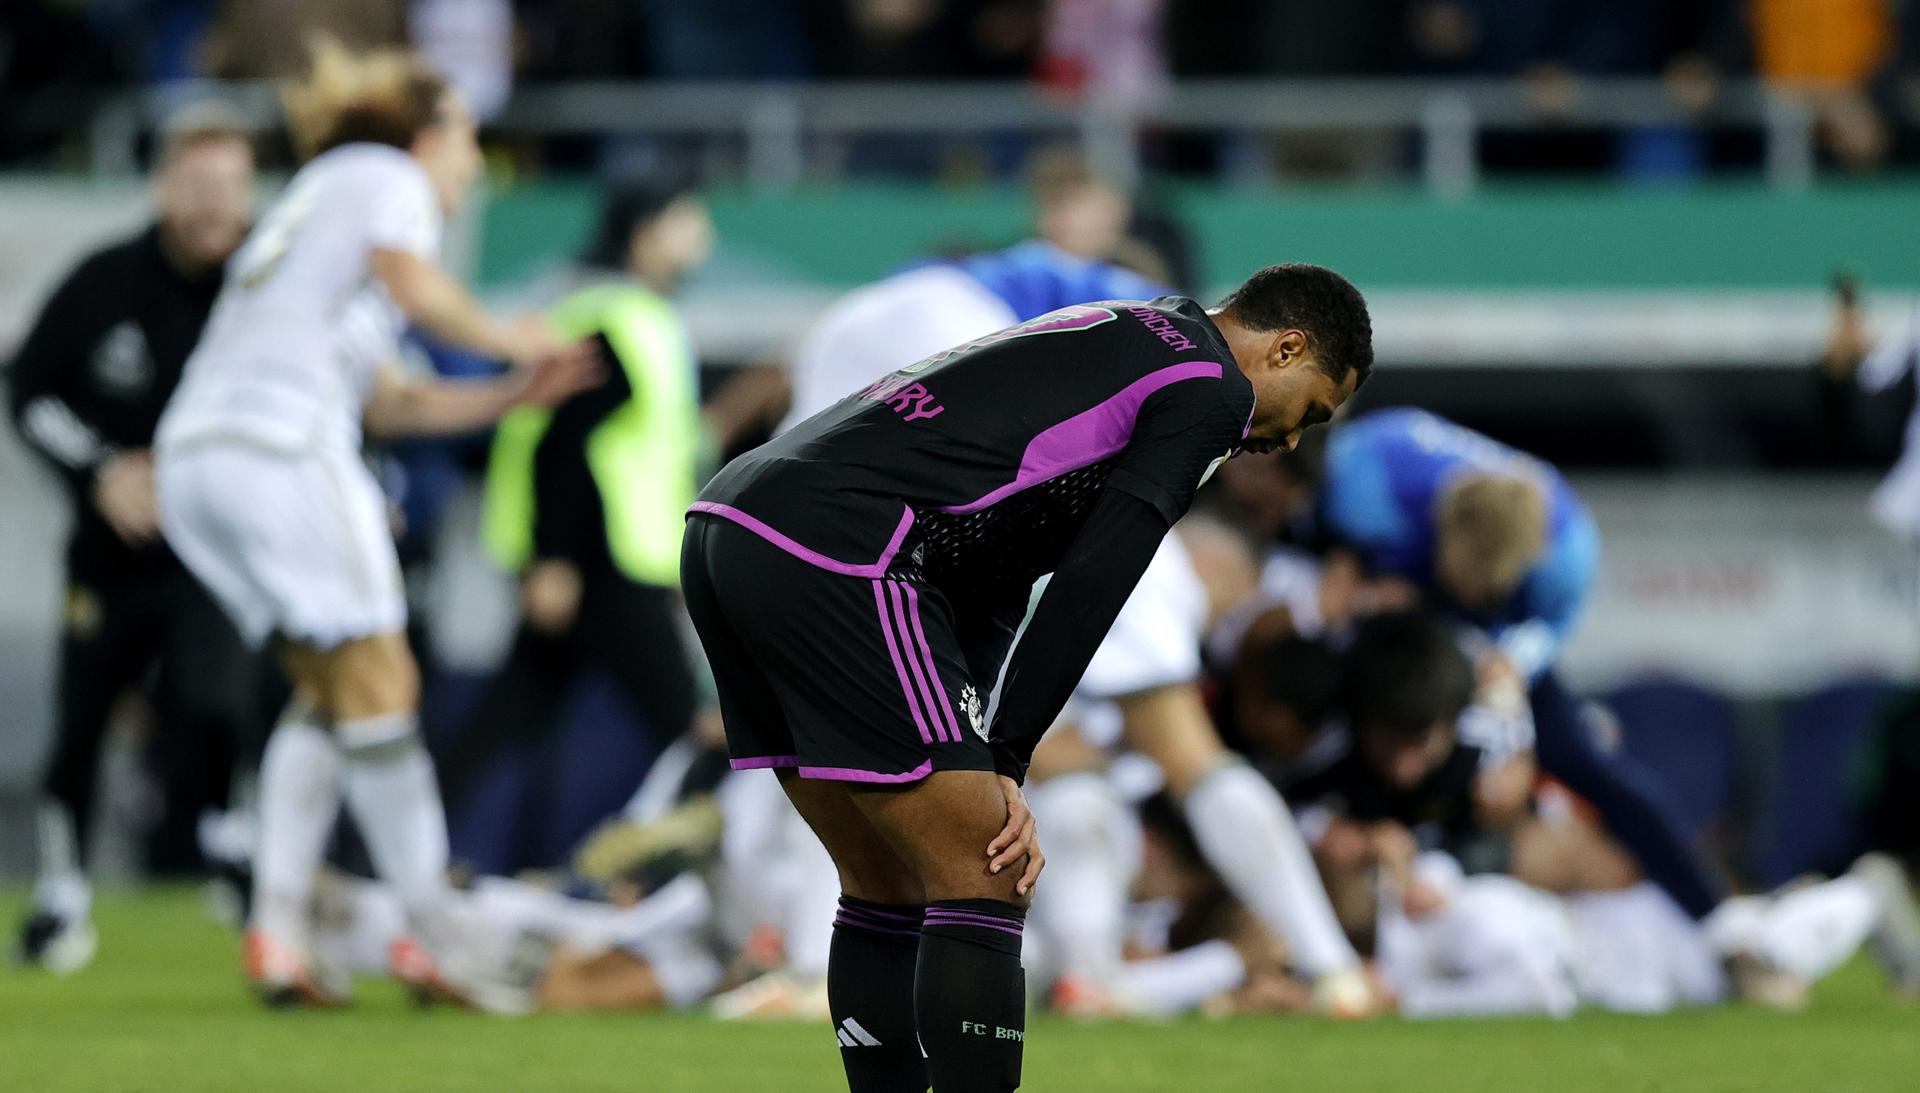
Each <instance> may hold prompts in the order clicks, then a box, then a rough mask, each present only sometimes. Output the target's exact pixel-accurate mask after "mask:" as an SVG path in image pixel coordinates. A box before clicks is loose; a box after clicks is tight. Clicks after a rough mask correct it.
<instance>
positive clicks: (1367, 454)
mask: <svg viewBox="0 0 1920 1093" xmlns="http://www.w3.org/2000/svg"><path fill="white" fill-rule="evenodd" d="M1319 515H1320V525H1321V528H1322V529H1323V530H1324V532H1325V533H1326V535H1327V536H1328V537H1329V538H1331V539H1332V540H1333V541H1334V542H1336V543H1339V544H1342V545H1346V546H1350V547H1353V548H1354V549H1356V550H1358V551H1360V552H1361V553H1362V554H1366V555H1373V554H1376V553H1378V552H1380V551H1383V550H1385V549H1387V548H1389V547H1391V546H1393V545H1394V544H1396V543H1399V542H1401V541H1402V540H1404V539H1405V538H1406V537H1407V536H1408V534H1409V532H1410V529H1409V528H1408V526H1407V518H1406V516H1405V515H1404V514H1403V513H1402V512H1401V511H1400V506H1399V505H1398V504H1397V503H1396V502H1395V500H1394V496H1393V481H1392V479H1391V477H1390V476H1389V475H1388V473H1387V461H1386V459H1385V458H1384V456H1383V454H1382V453H1381V452H1380V451H1379V450H1378V449H1377V448H1375V447H1374V446H1372V445H1370V444H1367V443H1365V442H1364V438H1363V437H1360V436H1356V435H1353V434H1352V433H1349V434H1347V435H1345V436H1342V434H1341V433H1340V431H1339V430H1337V429H1336V430H1335V431H1334V434H1333V440H1332V442H1331V443H1329V444H1328V446H1327V468H1326V478H1325V481H1324V484H1323V485H1322V487H1321V494H1320V512H1319Z"/></svg>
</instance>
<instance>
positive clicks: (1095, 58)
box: [1040, 0, 1168, 110]
mask: <svg viewBox="0 0 1920 1093" xmlns="http://www.w3.org/2000/svg"><path fill="white" fill-rule="evenodd" d="M1164 9H1165V4H1164V2H1163V0H1053V3H1052V4H1050V5H1048V8H1047V31H1046V44H1045V46H1044V51H1043V54H1042V57H1041V61H1040V72H1041V79H1042V80H1043V81H1044V82H1045V83H1046V84H1047V86H1049V87H1051V88H1054V89H1055V90H1058V91H1066V92H1071V93H1073V94H1077V95H1085V96H1086V97H1087V98H1088V99H1089V100H1090V101H1092V102H1095V103H1098V104H1100V106H1101V107H1102V108H1103V109H1109V110H1123V109H1127V108H1132V107H1140V106H1144V105H1146V104H1148V103H1150V102H1152V101H1153V100H1154V99H1156V98H1158V97H1159V96H1160V95H1161V94H1163V93H1164V92H1165V91H1166V84H1167V78H1168V77H1167V65H1166V57H1165V51H1164V49H1163V47H1162V44H1161V35H1160V23H1161V18H1162V15H1163V14H1164Z"/></svg>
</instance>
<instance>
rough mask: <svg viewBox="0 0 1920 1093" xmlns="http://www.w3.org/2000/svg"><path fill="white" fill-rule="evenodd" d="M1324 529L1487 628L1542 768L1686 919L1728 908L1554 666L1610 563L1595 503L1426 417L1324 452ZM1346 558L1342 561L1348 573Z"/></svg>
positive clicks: (1550, 474)
mask: <svg viewBox="0 0 1920 1093" xmlns="http://www.w3.org/2000/svg"><path fill="white" fill-rule="evenodd" d="M1321 514H1322V518H1323V519H1324V520H1325V522H1326V525H1327V530H1328V531H1329V532H1330V533H1331V534H1332V535H1333V536H1334V537H1335V538H1336V539H1337V540H1338V541H1339V542H1341V543H1342V544H1344V546H1345V547H1346V549H1347V550H1349V551H1351V552H1352V553H1353V556H1354V557H1357V559H1358V560H1359V561H1360V562H1361V563H1364V565H1365V566H1366V568H1367V569H1369V570H1370V571H1372V572H1373V573H1376V574H1384V575H1388V576H1392V577H1397V578H1400V579H1402V580H1406V581H1409V582H1411V583H1413V584H1414V585H1416V586H1417V587H1418V588H1419V589H1420V590H1421V592H1422V593H1423V594H1424V595H1425V596H1426V597H1427V598H1428V599H1429V600H1430V601H1431V602H1432V604H1433V606H1435V607H1436V608H1439V609H1442V610H1445V611H1447V612H1449V613H1450V614H1453V615H1454V616H1456V617H1457V618H1459V619H1461V620H1462V621H1465V622H1467V623H1470V624H1473V625H1475V626H1477V627H1480V628H1481V629H1483V630H1485V631H1486V632H1487V634H1488V636H1489V637H1490V638H1492V640H1493V641H1494V643H1495V644H1496V645H1497V646H1498V655H1499V663H1497V664H1494V665H1493V666H1492V667H1491V668H1490V667H1489V666H1488V665H1487V664H1483V665H1482V673H1483V675H1484V674H1486V673H1488V672H1489V671H1493V672H1503V671H1504V672H1511V673H1513V674H1515V675H1517V676H1518V678H1519V679H1521V680H1524V681H1526V684H1527V686H1528V687H1529V690H1530V697H1531V700H1532V707H1533V717H1534V725H1535V731H1536V734H1537V750H1538V754H1539V760H1540V766H1541V768H1542V769H1544V770H1545V771H1546V772H1547V773H1548V774H1551V775H1553V776H1554V777H1555V778H1557V779H1559V780H1560V781H1561V782H1564V783H1565V784H1566V785H1567V786H1568V787H1569V788H1570V789H1572V790H1573V791H1574V792H1575V793H1577V794H1579V795H1580V796H1581V797H1583V798H1585V799H1586V800H1587V801H1589V802H1590V803H1591V804H1592V805H1593V806H1594V808H1595V809H1597V810H1598V811H1599V813H1600V815H1601V817H1602V818H1603V819H1604V820H1605V821H1606V825H1607V829H1608V830H1609V831H1610V832H1611V833H1612V834H1613V835H1614V836H1615V837H1616V838H1618V839H1619V840H1620V841H1621V842H1623V843H1625V844H1626V846H1627V849H1628V850H1629V851H1631V852H1632V853H1633V855H1634V857H1635V858H1636V859H1637V860H1638V861H1639V863H1640V866H1641V868H1643V869H1645V870H1646V871H1647V874H1648V876H1650V877H1651V878H1652V879H1653V880H1654V882H1655V883H1657V884H1659V885H1660V886H1661V887H1662V888H1665V889H1666V890H1667V892H1668V893H1669V894H1671V895H1672V896H1673V898H1674V901H1675V902H1677V903H1679V904H1680V906H1681V907H1683V908H1684V909H1685V910H1686V911H1687V913H1688V914H1690V915H1692V916H1693V917H1695V918H1703V917H1705V916H1706V915H1708V914H1709V913H1711V912H1712V911H1713V909H1714V908H1715V907H1717V906H1719V904H1720V901H1721V899H1722V898H1723V895H1724V894H1723V893H1722V891H1721V888H1720V883H1719V881H1718V880H1717V879H1716V878H1715V877H1714V876H1713V874H1712V873H1711V872H1710V871H1709V870H1708V868H1707V867H1706V865H1705V864H1704V863H1703V862H1702V861H1701V860H1700V858H1699V856H1698V855H1697V854H1696V853H1695V852H1694V850H1693V848H1692V847H1691V846H1690V845H1688V842H1687V837H1686V835H1685V833H1684V830H1683V828H1682V826H1681V824H1680V823H1679V821H1678V820H1677V819H1676V818H1675V816H1674V806H1673V805H1672V804H1671V802H1670V801H1669V800H1668V797H1667V794H1666V792H1665V790H1664V787H1662V786H1661V784H1660V782H1659V781H1658V779H1657V778H1656V777H1655V776H1654V774H1653V772H1651V771H1649V770H1646V769H1645V768H1644V767H1641V766H1640V765H1639V764H1637V763H1635V762H1633V761H1632V760H1631V759H1630V758H1628V757H1626V756H1623V755H1610V754H1607V753H1605V752H1603V751H1602V750H1601V749H1600V747H1599V746H1598V744H1597V743H1596V742H1595V738H1594V734H1593V733H1592V732H1591V731H1590V730H1589V728H1588V726H1587V724H1586V721H1585V719H1584V717H1583V716H1582V715H1581V712H1580V709H1579V705H1578V703H1577V702H1575V701H1574V699H1573V698H1572V697H1571V696H1570V695H1569V694H1568V692H1567V690H1566V688H1565V687H1563V686H1562V685H1561V683H1560V681H1559V678H1558V676H1557V675H1556V674H1555V673H1554V671H1553V664H1554V662H1555V661H1556V660H1557V659H1558V658H1559V653H1560V647H1561V644H1562V643H1563V642H1564V641H1565V640H1566V637H1567V635H1568V634H1569V633H1570V632H1571V630H1572V627H1573V624H1574V621H1575V620H1576V619H1577V618H1578V616H1579V612H1580V608H1581V606H1582V605H1583V603H1584V602H1585V599H1586V594H1587V589H1588V587H1589V585H1590V584H1591V583H1592V580H1593V570H1594V567H1595V565H1596V563H1597V559H1598V557H1599V549H1600V539H1599V532H1598V530H1597V529H1596V528H1595V527H1594V523H1593V517H1592V515H1591V514H1589V513H1588V512H1587V509H1586V506H1585V505H1583V504H1582V503H1581V502H1580V499H1579V498H1578V497H1577V496H1575V494H1574V492H1573V490H1572V488H1571V487H1570V486H1568V485H1567V483H1566V480H1565V479H1563V478H1561V477H1560V474H1559V473H1558V472H1557V471H1555V470H1554V469H1553V468H1552V467H1549V466H1547V465H1546V464H1545V463H1542V462H1540V461H1539V460H1537V459H1534V458H1533V457H1531V456H1529V455H1526V454H1525V453H1522V452H1519V451H1515V450H1514V449H1512V448H1509V447H1507V446H1506V445H1504V444H1500V443H1498V442H1496V441H1494V440H1491V439H1488V438H1487V437H1484V436H1481V435H1480V434H1478V433H1475V432H1473V431H1471V430H1469V429H1465V428H1462V427H1460V426H1458V425H1455V424H1453V423H1452V422H1450V421H1445V420H1443V419H1441V418H1438V417H1435V416H1433V415H1432V414H1428V413H1424V412H1422V411H1419V410H1390V411H1384V412H1381V413H1376V414H1369V415H1366V416H1364V417H1361V418H1358V419H1356V420H1354V421H1353V422H1351V423H1349V424H1347V425H1345V426H1343V427H1342V428H1341V429H1340V430H1338V431H1337V432H1336V433H1335V434H1334V436H1333V439H1332V440H1331V441H1330V442H1329V443H1328V447H1327V470H1326V483H1325V486H1324V493H1323V496H1322V503H1321ZM1339 564H1341V563H1336V565H1339Z"/></svg>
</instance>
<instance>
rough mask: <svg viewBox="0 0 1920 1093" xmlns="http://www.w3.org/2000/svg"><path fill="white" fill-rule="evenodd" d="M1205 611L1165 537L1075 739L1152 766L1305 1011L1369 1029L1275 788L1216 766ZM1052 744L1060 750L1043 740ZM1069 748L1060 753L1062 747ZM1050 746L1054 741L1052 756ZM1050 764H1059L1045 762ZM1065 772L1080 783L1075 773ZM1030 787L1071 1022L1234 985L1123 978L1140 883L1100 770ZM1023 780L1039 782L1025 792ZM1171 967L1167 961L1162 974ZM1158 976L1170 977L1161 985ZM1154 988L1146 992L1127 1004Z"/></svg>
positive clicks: (1359, 990) (1128, 817)
mask: <svg viewBox="0 0 1920 1093" xmlns="http://www.w3.org/2000/svg"><path fill="white" fill-rule="evenodd" d="M1208 622H1209V619H1208V595H1207V589H1206V588H1205V586H1204V585H1203V584H1202V581H1201V578H1200V576H1199V574H1198V573H1196V571H1195V568H1194V562H1193V559H1192V557H1191V556H1190V554H1189V551H1188V549H1187V547H1186V546H1185V544H1184V543H1183V541H1182V538H1181V534H1180V533H1179V532H1175V533H1174V534H1172V535H1169V536H1167V538H1166V540H1165V541H1163V542H1162V543H1161V545H1160V551H1159V553H1158V554H1156V555H1155V556H1154V559H1153V562H1152V564H1150V565H1149V566H1148V567H1147V571H1146V573H1145V575H1144V576H1142V577H1141V579H1140V583H1139V585H1138V586H1136V587H1135V588H1134V591H1133V595H1132V596H1131V597H1130V598H1129V599H1128V600H1127V603H1126V606H1125V607H1124V608H1122V609H1121V612H1120V616H1119V618H1118V619H1116V620H1115V622H1114V626H1113V629H1112V630H1111V631H1109V632H1108V634H1107V638H1106V640H1105V641H1104V642H1103V643H1102V644H1101V646H1100V649H1099V651H1098V652H1097V653H1095V654H1094V657H1093V661H1092V663H1090V664H1089V665H1088V666H1087V673H1086V675H1085V676H1084V677H1083V678H1082V679H1081V682H1080V687H1079V689H1078V690H1077V691H1076V692H1075V698H1074V706H1073V707H1072V708H1071V709H1072V710H1074V711H1075V712H1076V714H1077V717H1078V721H1079V724H1078V726H1077V730H1076V734H1075V735H1077V736H1078V737H1079V738H1080V739H1081V740H1082V741H1084V742H1085V743H1087V744H1091V745H1093V746H1094V747H1095V748H1099V749H1106V748H1110V747H1114V746H1124V747H1125V748H1126V749H1128V750H1130V751H1133V752H1137V753H1138V754H1139V755H1142V756H1145V757H1146V758H1147V759H1149V760H1151V761H1152V764H1153V766H1154V767H1157V768H1158V771H1159V773H1160V775H1161V776H1162V777H1163V778H1164V780H1165V787H1166V789H1167V790H1168V791H1169V793H1170V794H1171V796H1172V798H1173V799H1174V800H1175V801H1176V802H1177V803H1178V804H1179V805H1180V809H1181V812H1182V814H1183V816H1184V818H1185V820H1186V822H1187V824H1188V826H1189V827H1190V828H1191V829H1192V831H1193V835H1194V838H1195V841H1196V842H1197V843H1198V845H1199V847H1200V850H1201V852H1202V854H1203V855H1204V857H1205V858H1206V861H1207V863H1208V864H1209V865H1211V866H1212V867H1213V869H1214V870H1215V871H1216V872H1217V873H1219V875H1220V877H1221V879H1222V880H1223V881H1224V882H1225V884H1226V887H1227V889H1228V890H1229V891H1230V892H1232V893H1233V895H1234V896H1236V897H1237V898H1238V899H1239V900H1240V902H1241V903H1243V904H1245V905H1246V907H1247V908H1248V910H1250V911H1251V912H1252V913H1253V914H1254V915H1255V916H1256V917H1257V918H1258V919H1259V920H1260V922H1261V923H1263V924H1264V925H1265V926H1266V927H1267V929H1269V930H1270V931H1272V932H1273V933H1274V935H1275V936H1277V937H1279V938H1281V939H1283V940H1284V941H1285V942H1286V944H1287V948H1288V955H1289V958H1290V960H1291V962H1292V963H1293V965H1294V967H1295V968H1296V969H1297V970H1298V971H1300V972H1301V973H1302V974H1303V975H1305V976H1306V977H1307V978H1308V979H1309V980H1311V981H1313V982H1314V983H1315V984H1316V1004H1317V1005H1318V1006H1319V1007H1320V1008H1321V1009H1323V1010H1326V1011H1328V1012H1331V1013H1334V1014H1336V1015H1339V1016H1347V1017H1357V1016H1363V1015H1365V1014H1366V1013H1368V1012H1369V1011H1370V1010H1371V1009H1372V1006H1373V1001H1372V998H1371V996H1370V992H1369V990H1368V987H1367V983H1366V980H1365V977H1364V976H1363V974H1362V973H1361V971H1360V958H1359V957H1358V955H1356V954H1355V952H1354V950H1353V947H1352V945H1351V944H1349V942H1348V941H1347V938H1346V935H1345V934H1344V933H1342V932H1341V929H1340V924H1339V921H1338V920H1337V919H1336V917H1335V915H1334V912H1333V908H1332V906H1331V905H1330V904H1329V902H1328V900H1327V895H1326V891H1325V889H1324V888H1323V887H1322V885H1321V881H1320V875H1319V872H1318V870H1317V869H1316V868H1315V866H1314V862H1313V857H1312V855H1311V853H1310V852H1309V851H1308V849H1307V845H1306V843H1305V842H1304V841H1303V840H1302V838H1301V836H1300V832H1299V831H1298V829H1297V828H1296V827H1295V826H1294V822H1293V816H1292V813H1291V812H1289V811H1288V809H1287V806H1286V803H1285V802H1284V801H1282V800H1281V798H1280V795H1279V793H1278V792H1276V791H1275V790H1274V788H1273V786H1272V785H1271V784H1270V783H1269V782H1268V781H1267V780H1266V779H1265V778H1264V777H1262V776H1261V775H1260V774H1259V773H1258V772H1256V771H1254V770H1253V769H1252V768H1251V767H1249V766H1247V765H1246V764H1245V763H1244V762H1242V761H1241V760H1240V759H1239V758H1238V757H1237V756H1235V755H1234V754H1233V753H1231V752H1229V751H1228V750H1227V748H1226V746H1225V745H1224V744H1223V743H1222V742H1221V740H1220V736H1219V734H1218V732H1217V731H1216V730H1215V728H1214V725H1213V722H1212V719H1211V717H1210V716H1209V714H1208V712H1207V709H1206V707H1205V705H1204V703H1203V702H1202V699H1201V696H1200V690H1199V686H1198V680H1199V677H1200V646H1201V642H1202V639H1203V636H1204V634H1205V632H1206V628H1207V625H1208ZM1055 735H1057V736H1058V735H1060V733H1059V730H1056V733H1055ZM1072 739H1073V738H1072V737H1071V736H1063V737H1062V738H1061V740H1060V741H1059V743H1061V744H1063V745H1067V746H1071V744H1070V743H1069V742H1070V741H1071V740H1072ZM1049 743H1050V744H1051V743H1054V741H1051V740H1050V741H1049ZM1056 754H1057V753H1056ZM1076 768H1077V769H1076ZM1057 769H1058V770H1059V773H1057V774H1056V775H1055V776H1053V777H1050V778H1048V779H1047V780H1046V781H1045V782H1044V783H1043V784H1040V785H1037V786H1036V787H1035V789H1034V792H1033V794H1032V807H1033V810H1034V815H1035V817H1036V818H1037V819H1038V821H1039V822H1040V823H1042V824H1044V825H1045V826H1046V829H1047V832H1048V835H1049V837H1050V839H1051V840H1052V842H1053V845H1054V847H1055V850H1054V853H1053V857H1052V860H1051V864H1052V868H1053V873H1052V875H1051V876H1050V877H1049V878H1048V884H1047V885H1046V886H1044V887H1043V888H1041V889H1038V890H1037V893H1038V894H1037V895H1036V898H1035V901H1034V909H1033V919H1032V921H1033V923H1034V925H1035V927H1036V933H1037V934H1038V935H1039V936H1040V937H1041V938H1042V939H1044V940H1043V942H1042V944H1044V945H1050V946H1052V947H1053V953H1052V959H1053V961H1054V965H1055V966H1054V967H1053V968H1051V969H1049V970H1050V971H1052V972H1054V973H1055V974H1056V975H1057V976H1059V977H1063V979H1064V985H1065V987H1066V989H1065V990H1064V991H1061V992H1058V996H1059V997H1060V998H1061V1001H1062V1002H1063V1004H1066V1005H1068V1006H1069V1008H1071V1006H1072V1005H1073V1004H1075V996H1076V995H1080V996H1082V997H1086V996H1091V997H1092V998H1094V999H1095V1000H1094V1001H1093V1002H1092V1008H1095V1009H1102V1010H1118V1011H1122V1012H1124V1011H1133V1012H1161V1011H1162V1010H1163V1008H1164V1006H1165V1005H1166V1002H1167V999H1166V998H1164V997H1154V996H1153V995H1155V994H1164V993H1165V992H1166V991H1167V989H1168V983H1169V982H1177V983H1182V984H1184V983H1185V982H1186V981H1187V980H1188V979H1191V980H1192V981H1193V982H1194V983H1195V984H1196V987H1195V994H1196V995H1197V996H1198V997H1196V998H1195V999H1194V1000H1195V1001H1196V1002H1197V1001H1199V1000H1200V998H1201V997H1204V995H1201V994H1200V988H1199V986H1197V985H1198V984H1212V986H1213V991H1214V993H1218V992H1221V991H1225V990H1229V989H1231V988H1233V987H1235V986H1237V985H1238V983H1237V982H1236V981H1234V980H1235V970H1234V968H1233V965H1232V962H1231V961H1228V960H1225V959H1224V956H1225V954H1224V953H1222V954H1216V956H1215V958H1214V959H1211V960H1204V959H1201V958H1195V959H1194V960H1193V961H1191V962H1189V963H1188V964H1187V965H1186V966H1185V967H1184V968H1182V967H1181V966H1179V965H1157V966H1156V968H1155V969H1154V970H1153V971H1152V972H1150V973H1148V974H1147V975H1145V976H1142V975H1136V974H1131V973H1130V970H1129V969H1126V968H1123V967H1122V966H1121V963H1120V956H1121V948H1122V941H1123V939H1124V938H1123V935H1124V929H1125V923H1124V912H1125V905H1126V900H1127V890H1128V887H1129V885H1130V883H1131V881H1132V877H1133V871H1134V869H1136V868H1137V856H1138V848H1137V846H1133V847H1130V846H1129V843H1130V842H1137V836H1134V837H1131V838H1130V837H1129V832H1130V831H1132V830H1133V829H1134V828H1136V827H1137V822H1136V821H1134V819H1133V817H1132V809H1131V805H1132V801H1131V800H1129V799H1128V796H1127V794H1126V791H1125V790H1124V788H1123V787H1122V786H1120V785H1116V781H1115V779H1114V778H1113V777H1111V776H1110V772H1109V771H1108V770H1107V769H1105V767H1104V764H1098V763H1096V762H1087V761H1082V762H1078V763H1076V762H1075V761H1073V760H1072V759H1068V760H1067V761H1066V763H1065V764H1064V767H1063V768H1057ZM1038 780H1039V779H1038V776H1037V775H1036V781H1038ZM1169 959H1177V958H1169ZM1169 973H1171V974H1169ZM1148 982H1150V983H1152V984H1154V989H1153V990H1152V991H1150V992H1149V991H1140V990H1134V989H1129V985H1130V984H1133V983H1148Z"/></svg>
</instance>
